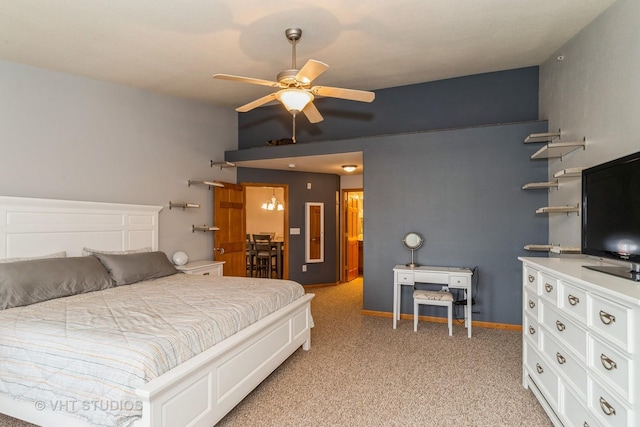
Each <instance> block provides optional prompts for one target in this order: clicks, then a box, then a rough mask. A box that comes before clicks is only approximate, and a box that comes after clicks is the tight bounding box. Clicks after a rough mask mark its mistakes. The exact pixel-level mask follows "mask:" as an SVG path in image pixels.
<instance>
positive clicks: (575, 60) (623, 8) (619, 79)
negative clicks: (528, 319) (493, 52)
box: [540, 0, 640, 246]
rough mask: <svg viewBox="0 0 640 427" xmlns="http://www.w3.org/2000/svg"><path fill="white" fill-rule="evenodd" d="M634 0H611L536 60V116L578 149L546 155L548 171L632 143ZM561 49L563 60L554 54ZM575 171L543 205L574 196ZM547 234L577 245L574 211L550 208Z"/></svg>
mask: <svg viewBox="0 0 640 427" xmlns="http://www.w3.org/2000/svg"><path fill="white" fill-rule="evenodd" d="M638 22H640V2H639V1H637V0H618V1H617V2H615V3H614V4H613V5H612V6H611V7H610V8H609V9H607V10H606V11H605V12H604V13H603V14H602V15H600V16H599V17H598V18H596V19H595V20H594V21H593V22H592V23H591V24H590V25H588V26H587V27H586V28H585V29H583V30H582V31H581V32H580V33H578V34H577V35H576V36H575V37H574V38H573V39H571V40H570V41H569V42H568V43H567V44H565V45H564V46H563V47H561V48H560V49H558V51H557V52H556V53H554V54H553V55H552V56H551V57H550V58H549V59H548V60H547V61H545V62H544V64H542V66H541V67H540V117H541V118H543V119H547V120H548V121H549V128H550V129H554V130H555V129H562V139H563V140H567V141H568V140H573V139H575V138H577V139H582V138H583V137H586V138H587V148H586V150H585V151H578V152H574V153H571V154H569V155H567V156H566V157H565V158H564V159H562V161H560V160H551V161H549V175H550V176H551V175H552V174H553V173H554V172H556V171H557V170H560V169H564V168H567V167H577V166H585V167H589V166H593V165H597V164H600V163H603V162H605V161H608V160H612V159H614V158H618V157H622V156H624V155H626V154H630V153H634V152H636V151H638V150H640V120H639V119H638V116H640V77H639V76H640V54H639V52H640V25H638ZM559 55H564V60H563V61H558V60H556V58H557V57H558V56H559ZM580 193H581V187H580V179H572V180H563V181H562V186H561V187H560V189H559V190H558V191H552V192H550V193H549V204H550V205H565V204H576V203H578V202H579V201H580ZM549 241H550V242H555V243H562V244H565V245H569V246H580V218H579V217H577V216H575V215H571V216H569V217H567V216H566V215H557V216H551V217H550V220H549Z"/></svg>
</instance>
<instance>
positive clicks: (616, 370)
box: [589, 337, 638, 402]
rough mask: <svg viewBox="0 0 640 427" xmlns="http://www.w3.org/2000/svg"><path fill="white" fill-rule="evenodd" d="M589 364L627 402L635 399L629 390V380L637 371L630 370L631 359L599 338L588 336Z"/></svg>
mask: <svg viewBox="0 0 640 427" xmlns="http://www.w3.org/2000/svg"><path fill="white" fill-rule="evenodd" d="M590 340H591V345H590V346H589V348H590V350H589V366H590V367H591V368H592V369H593V370H594V371H595V372H596V373H597V374H598V375H599V376H600V377H602V379H603V381H604V382H605V383H607V385H608V386H609V387H611V388H613V389H614V390H616V391H617V392H618V393H620V394H621V395H622V397H624V398H625V399H627V400H628V401H629V402H634V401H635V396H634V395H633V394H634V392H635V391H632V390H631V380H632V379H633V378H634V375H638V374H637V373H634V372H631V371H632V364H631V361H630V360H629V359H628V358H627V357H626V356H623V355H622V354H621V353H620V352H618V351H616V350H614V349H613V348H611V346H609V345H607V344H605V343H603V342H602V341H600V340H599V339H596V338H593V337H591V338H590Z"/></svg>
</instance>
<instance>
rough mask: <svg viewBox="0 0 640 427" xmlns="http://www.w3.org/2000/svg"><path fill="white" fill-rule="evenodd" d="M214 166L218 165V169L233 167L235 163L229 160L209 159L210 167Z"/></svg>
mask: <svg viewBox="0 0 640 427" xmlns="http://www.w3.org/2000/svg"><path fill="white" fill-rule="evenodd" d="M214 166H220V169H222V168H235V167H236V164H235V163H231V162H214V161H213V160H211V167H214Z"/></svg>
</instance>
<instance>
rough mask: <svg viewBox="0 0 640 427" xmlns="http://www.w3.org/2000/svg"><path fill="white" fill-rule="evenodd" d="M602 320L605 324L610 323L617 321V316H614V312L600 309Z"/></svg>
mask: <svg viewBox="0 0 640 427" xmlns="http://www.w3.org/2000/svg"><path fill="white" fill-rule="evenodd" d="M600 320H601V321H602V323H604V324H605V325H610V324H612V323H613V322H615V321H616V316H614V315H613V314H609V313H607V312H606V311H602V310H600Z"/></svg>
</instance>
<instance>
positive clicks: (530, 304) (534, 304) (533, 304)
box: [529, 300, 536, 308]
mask: <svg viewBox="0 0 640 427" xmlns="http://www.w3.org/2000/svg"><path fill="white" fill-rule="evenodd" d="M535 306H536V303H535V302H533V301H531V300H529V308H534V307H535Z"/></svg>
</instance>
